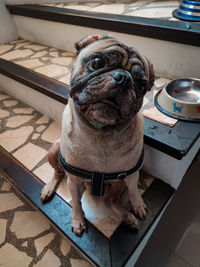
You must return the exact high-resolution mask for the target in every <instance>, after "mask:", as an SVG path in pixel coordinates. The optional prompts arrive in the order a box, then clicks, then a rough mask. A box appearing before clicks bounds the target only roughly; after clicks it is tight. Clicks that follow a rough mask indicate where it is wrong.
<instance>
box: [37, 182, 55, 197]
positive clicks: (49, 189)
mask: <svg viewBox="0 0 200 267" xmlns="http://www.w3.org/2000/svg"><path fill="white" fill-rule="evenodd" d="M56 186H57V184H56V183H55V181H53V180H51V181H50V182H49V183H48V184H46V185H45V186H44V187H43V189H42V191H41V193H40V199H41V201H42V202H45V201H47V200H48V199H49V198H51V196H52V195H53V193H54V192H55V190H56Z"/></svg>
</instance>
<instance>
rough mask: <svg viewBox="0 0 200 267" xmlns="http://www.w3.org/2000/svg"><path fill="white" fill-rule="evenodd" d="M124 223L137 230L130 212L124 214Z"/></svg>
mask: <svg viewBox="0 0 200 267" xmlns="http://www.w3.org/2000/svg"><path fill="white" fill-rule="evenodd" d="M124 222H125V223H126V224H127V225H128V226H129V227H131V228H133V229H138V228H139V224H138V220H137V219H136V218H135V216H134V215H133V214H132V213H131V212H127V213H126V215H125V216H124Z"/></svg>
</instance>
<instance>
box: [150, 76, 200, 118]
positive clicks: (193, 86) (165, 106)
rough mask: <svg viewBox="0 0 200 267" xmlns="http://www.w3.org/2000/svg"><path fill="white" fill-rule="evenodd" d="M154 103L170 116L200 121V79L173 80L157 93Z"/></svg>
mask: <svg viewBox="0 0 200 267" xmlns="http://www.w3.org/2000/svg"><path fill="white" fill-rule="evenodd" d="M154 103H155V106H156V107H157V108H158V109H159V110H160V111H161V112H162V113H164V114H166V115H168V116H170V117H173V118H177V119H181V120H188V121H199V122H200V80H197V79H191V78H188V79H178V80H173V81H171V82H170V83H168V84H166V85H164V87H163V88H162V89H161V90H160V91H159V92H158V93H157V94H156V95H155V98H154Z"/></svg>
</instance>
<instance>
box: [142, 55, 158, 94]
mask: <svg viewBox="0 0 200 267" xmlns="http://www.w3.org/2000/svg"><path fill="white" fill-rule="evenodd" d="M143 64H144V67H145V74H146V76H147V91H150V90H151V88H152V87H153V85H154V81H155V74H154V69H153V64H151V62H150V60H149V59H147V58H146V57H143Z"/></svg>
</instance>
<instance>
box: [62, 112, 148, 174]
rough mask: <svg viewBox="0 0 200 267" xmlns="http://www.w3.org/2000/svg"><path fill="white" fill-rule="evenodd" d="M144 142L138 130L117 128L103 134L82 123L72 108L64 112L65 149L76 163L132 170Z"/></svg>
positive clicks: (90, 167) (89, 167) (99, 168)
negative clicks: (120, 129)
mask: <svg viewBox="0 0 200 267" xmlns="http://www.w3.org/2000/svg"><path fill="white" fill-rule="evenodd" d="M141 131H142V129H141ZM141 131H139V133H140V132H141ZM142 143H143V139H142V135H141V134H138V131H137V132H133V131H132V130H131V129H130V130H128V131H126V132H124V133H119V132H118V131H115V132H112V134H108V135H105V136H103V135H99V134H96V133H95V132H92V131H88V130H87V128H86V127H84V126H83V125H81V124H79V123H78V122H77V121H76V120H75V119H74V117H73V115H72V113H71V110H70V108H69V107H67V108H66V109H65V111H64V114H63V123H62V137H61V152H62V155H63V157H64V158H65V160H66V161H67V162H68V163H69V164H71V165H73V166H76V167H79V168H82V169H86V170H88V171H98V172H117V171H121V170H125V169H130V168H131V167H132V166H133V165H134V162H137V160H138V156H139V153H140V152H139V151H140V150H141V146H142Z"/></svg>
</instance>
